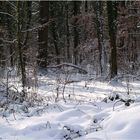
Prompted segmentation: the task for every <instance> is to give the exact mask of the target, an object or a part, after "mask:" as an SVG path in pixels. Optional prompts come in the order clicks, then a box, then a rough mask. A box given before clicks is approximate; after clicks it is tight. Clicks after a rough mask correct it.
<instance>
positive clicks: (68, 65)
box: [47, 63, 88, 74]
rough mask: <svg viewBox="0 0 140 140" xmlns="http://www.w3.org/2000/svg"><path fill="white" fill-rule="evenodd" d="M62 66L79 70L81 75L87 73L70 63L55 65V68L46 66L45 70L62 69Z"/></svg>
mask: <svg viewBox="0 0 140 140" xmlns="http://www.w3.org/2000/svg"><path fill="white" fill-rule="evenodd" d="M64 66H66V67H72V68H75V69H77V70H79V72H80V73H83V74H87V73H88V72H87V71H86V70H85V69H83V68H81V67H79V66H77V65H74V64H71V63H62V64H59V65H55V66H48V67H47V68H62V67H64Z"/></svg>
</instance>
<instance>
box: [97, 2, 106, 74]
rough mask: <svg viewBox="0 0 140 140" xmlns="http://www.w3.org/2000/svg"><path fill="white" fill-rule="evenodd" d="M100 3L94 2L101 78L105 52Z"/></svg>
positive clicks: (103, 69)
mask: <svg viewBox="0 0 140 140" xmlns="http://www.w3.org/2000/svg"><path fill="white" fill-rule="evenodd" d="M102 6H103V5H102V2H100V1H96V2H95V14H96V28H97V37H98V49H99V66H100V73H101V76H103V75H105V73H106V52H105V46H104V34H103V21H102V14H103V13H102V11H103V8H102Z"/></svg>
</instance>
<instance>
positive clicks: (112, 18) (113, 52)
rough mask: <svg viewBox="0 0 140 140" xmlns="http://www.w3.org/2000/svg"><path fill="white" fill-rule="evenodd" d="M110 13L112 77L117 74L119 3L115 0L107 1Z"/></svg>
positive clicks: (108, 12)
mask: <svg viewBox="0 0 140 140" xmlns="http://www.w3.org/2000/svg"><path fill="white" fill-rule="evenodd" d="M107 14H108V30H109V38H110V47H111V48H110V49H111V57H110V78H111V79H112V78H114V77H115V76H117V48H116V19H117V4H116V2H113V1H107Z"/></svg>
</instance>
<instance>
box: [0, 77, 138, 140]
mask: <svg viewBox="0 0 140 140" xmlns="http://www.w3.org/2000/svg"><path fill="white" fill-rule="evenodd" d="M62 77H63V76H62V75H61V76H59V78H58V77H57V78H56V77H55V76H54V77H53V76H52V77H51V76H47V75H46V76H40V77H39V88H38V90H37V92H38V94H39V95H40V96H42V97H43V99H44V101H43V102H42V103H38V105H36V106H34V107H29V108H26V107H28V105H27V104H26V103H23V105H16V104H12V105H11V106H10V108H11V114H9V113H8V112H6V111H5V112H4V113H5V114H4V115H3V114H2V113H1V117H0V140H73V139H75V140H88V139H90V140H139V139H140V98H139V97H140V94H139V93H140V82H132V83H127V85H126V82H125V81H124V82H119V83H110V82H100V81H97V80H87V79H88V78H87V77H86V76H85V77H82V76H81V75H77V77H81V79H80V78H78V80H77V78H76V76H73V77H72V76H71V77H69V78H68V76H66V75H64V77H63V78H62ZM70 79H71V80H70ZM68 81H71V82H68ZM74 81H75V82H74ZM65 83H66V84H65ZM128 87H129V88H128ZM128 90H129V92H130V95H127V92H128ZM57 93H58V94H59V97H58V99H57V100H55V98H56V95H57ZM63 93H64V98H65V100H63ZM116 94H119V95H120V97H121V98H122V99H124V100H128V99H129V98H131V99H132V100H136V101H135V102H134V103H133V102H132V103H130V106H126V105H125V103H124V102H121V101H119V100H114V101H111V100H110V99H108V97H110V96H111V97H115V95H116ZM1 112H2V109H1Z"/></svg>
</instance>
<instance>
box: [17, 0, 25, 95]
mask: <svg viewBox="0 0 140 140" xmlns="http://www.w3.org/2000/svg"><path fill="white" fill-rule="evenodd" d="M17 48H18V56H19V68H20V71H21V81H22V87H23V92H24V87H25V86H26V71H25V63H24V60H23V53H22V43H21V11H20V1H17ZM24 94H25V92H24ZM24 96H25V95H24Z"/></svg>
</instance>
